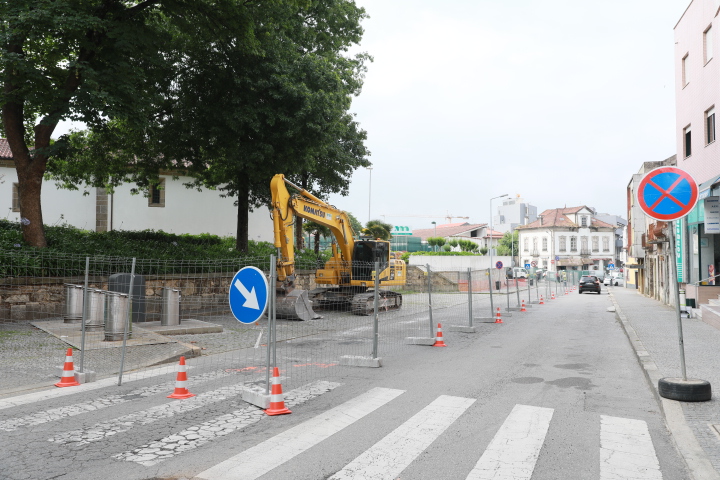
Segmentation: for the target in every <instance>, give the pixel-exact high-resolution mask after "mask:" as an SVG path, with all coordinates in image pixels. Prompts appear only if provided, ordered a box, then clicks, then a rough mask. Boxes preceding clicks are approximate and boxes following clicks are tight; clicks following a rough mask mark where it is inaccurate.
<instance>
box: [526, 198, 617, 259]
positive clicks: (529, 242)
mask: <svg viewBox="0 0 720 480" xmlns="http://www.w3.org/2000/svg"><path fill="white" fill-rule="evenodd" d="M517 230H518V244H519V249H520V252H519V255H518V256H519V258H520V265H528V264H530V265H531V266H533V267H537V268H544V269H548V270H551V271H558V270H596V271H599V272H603V271H604V270H605V268H607V266H608V265H609V264H614V263H615V262H616V253H615V230H616V225H611V224H609V223H606V222H603V221H602V220H599V219H598V218H596V217H595V211H594V210H593V209H591V208H589V207H587V206H580V207H572V208H555V209H550V210H545V211H544V212H542V213H541V214H540V215H538V219H537V220H536V221H534V222H531V223H529V224H527V225H520V226H518V227H517Z"/></svg>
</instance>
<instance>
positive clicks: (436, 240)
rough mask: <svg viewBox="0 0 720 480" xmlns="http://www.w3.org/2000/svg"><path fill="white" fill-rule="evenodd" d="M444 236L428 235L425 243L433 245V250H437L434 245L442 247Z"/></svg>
mask: <svg viewBox="0 0 720 480" xmlns="http://www.w3.org/2000/svg"><path fill="white" fill-rule="evenodd" d="M445 242H446V240H445V237H428V239H427V243H428V245H430V246H431V247H433V251H435V250H437V249H436V248H435V247H442V246H443V245H445Z"/></svg>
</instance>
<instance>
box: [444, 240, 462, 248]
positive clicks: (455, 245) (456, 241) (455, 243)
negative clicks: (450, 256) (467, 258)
mask: <svg viewBox="0 0 720 480" xmlns="http://www.w3.org/2000/svg"><path fill="white" fill-rule="evenodd" d="M460 242H462V239H460V240H458V239H457V238H451V239H450V240H448V242H447V243H448V244H449V245H450V246H451V247H452V248H455V247H457V246H458V245H460ZM461 250H462V248H461Z"/></svg>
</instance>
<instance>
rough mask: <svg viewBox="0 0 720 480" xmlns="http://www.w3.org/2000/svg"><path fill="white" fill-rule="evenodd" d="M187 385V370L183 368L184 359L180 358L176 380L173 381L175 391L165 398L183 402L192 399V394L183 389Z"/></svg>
mask: <svg viewBox="0 0 720 480" xmlns="http://www.w3.org/2000/svg"><path fill="white" fill-rule="evenodd" d="M186 384H187V370H186V367H185V357H180V363H179V364H178V373H177V380H176V381H175V391H174V392H173V393H172V394H170V395H168V396H167V398H176V399H178V400H183V399H185V398H190V397H194V396H195V394H194V393H190V392H189V391H188V389H187V388H186V387H185V385H186Z"/></svg>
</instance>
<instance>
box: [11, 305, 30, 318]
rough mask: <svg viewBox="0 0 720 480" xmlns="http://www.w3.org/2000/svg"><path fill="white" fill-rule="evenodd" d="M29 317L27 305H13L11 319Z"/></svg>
mask: <svg viewBox="0 0 720 480" xmlns="http://www.w3.org/2000/svg"><path fill="white" fill-rule="evenodd" d="M26 318H27V307H26V306H25V305H11V306H10V319H11V320H25V319H26Z"/></svg>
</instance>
